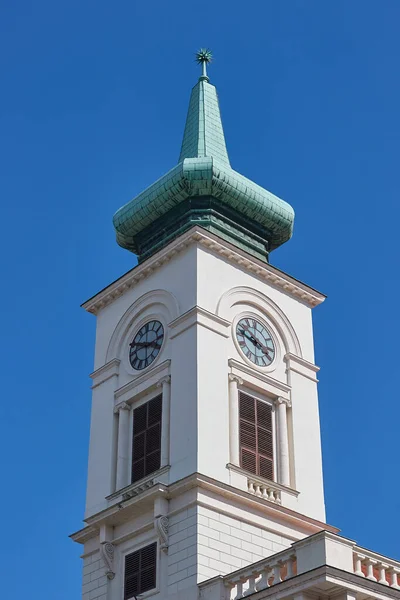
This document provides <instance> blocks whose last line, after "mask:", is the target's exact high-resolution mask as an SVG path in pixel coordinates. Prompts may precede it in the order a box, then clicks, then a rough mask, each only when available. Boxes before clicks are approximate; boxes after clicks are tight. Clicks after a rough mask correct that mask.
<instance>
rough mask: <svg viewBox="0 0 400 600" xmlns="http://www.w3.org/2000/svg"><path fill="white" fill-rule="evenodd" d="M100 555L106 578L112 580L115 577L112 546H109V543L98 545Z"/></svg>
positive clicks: (113, 549)
mask: <svg viewBox="0 0 400 600" xmlns="http://www.w3.org/2000/svg"><path fill="white" fill-rule="evenodd" d="M100 553H101V556H102V558H103V561H104V564H105V566H106V569H107V571H106V576H107V579H110V580H112V579H114V577H115V572H114V553H115V548H114V546H113V544H111V542H104V543H103V544H100Z"/></svg>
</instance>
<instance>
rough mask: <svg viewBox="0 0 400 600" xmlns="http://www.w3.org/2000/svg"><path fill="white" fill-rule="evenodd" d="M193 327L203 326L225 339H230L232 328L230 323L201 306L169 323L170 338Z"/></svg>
mask: <svg viewBox="0 0 400 600" xmlns="http://www.w3.org/2000/svg"><path fill="white" fill-rule="evenodd" d="M193 325H201V326H202V327H205V328H206V329H210V330H211V331H214V333H218V334H219V335H222V336H223V337H229V335H230V334H229V331H228V328H229V327H230V325H231V324H230V322H229V321H226V320H225V319H223V318H222V317H219V316H218V315H215V314H213V313H210V312H209V311H208V310H205V309H204V308H201V307H200V306H194V307H193V308H191V309H190V310H188V311H187V312H185V313H184V314H183V315H181V316H180V317H178V318H177V319H175V320H174V321H172V322H171V323H169V327H170V329H171V333H170V338H171V339H173V338H174V337H177V336H178V335H179V334H180V333H183V332H184V331H186V329H189V327H193Z"/></svg>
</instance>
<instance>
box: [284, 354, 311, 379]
mask: <svg viewBox="0 0 400 600" xmlns="http://www.w3.org/2000/svg"><path fill="white" fill-rule="evenodd" d="M283 360H284V361H285V362H286V364H287V368H288V369H289V370H290V371H293V372H294V373H298V374H299V375H303V377H307V379H311V381H315V382H316V383H318V379H317V377H316V373H318V371H319V367H317V365H315V364H314V363H311V362H309V361H308V360H305V359H304V358H301V357H300V356H296V355H295V354H292V353H291V352H288V353H287V354H285V356H284V357H283Z"/></svg>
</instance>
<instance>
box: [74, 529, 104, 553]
mask: <svg viewBox="0 0 400 600" xmlns="http://www.w3.org/2000/svg"><path fill="white" fill-rule="evenodd" d="M98 535H99V529H98V527H95V526H92V525H89V526H88V527H84V528H83V529H79V531H76V532H75V533H71V535H70V536H69V537H70V538H71V540H73V541H74V542H77V543H78V544H86V542H88V541H89V540H91V539H92V538H95V537H97V536H98ZM96 552H97V550H96Z"/></svg>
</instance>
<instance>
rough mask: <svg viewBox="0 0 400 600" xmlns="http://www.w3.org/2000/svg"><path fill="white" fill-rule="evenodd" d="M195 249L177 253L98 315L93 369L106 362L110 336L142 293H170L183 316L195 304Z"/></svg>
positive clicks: (192, 247)
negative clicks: (163, 291)
mask: <svg viewBox="0 0 400 600" xmlns="http://www.w3.org/2000/svg"><path fill="white" fill-rule="evenodd" d="M195 264H196V247H195V246H190V247H189V248H187V250H185V251H184V252H181V253H179V254H177V255H176V256H175V257H174V258H173V259H172V260H170V261H169V262H168V263H165V264H164V265H162V267H160V268H159V269H157V270H156V271H154V272H152V273H150V274H149V275H147V276H146V277H145V278H144V279H142V280H141V281H140V282H139V283H137V284H135V286H134V287H133V288H132V289H130V290H128V291H127V292H126V293H125V294H123V295H122V296H120V297H118V298H116V299H115V300H114V301H113V302H112V303H111V304H109V305H107V306H105V307H104V308H103V309H102V310H101V311H100V312H99V313H98V315H97V328H96V351H95V365H94V368H95V370H96V369H98V368H100V367H101V366H102V365H104V364H105V362H106V354H107V348H108V345H109V343H110V339H111V336H112V334H113V332H114V330H115V328H116V326H117V324H118V322H119V320H120V319H121V317H122V316H123V315H124V313H125V312H126V311H127V310H128V309H129V307H130V306H132V304H133V303H134V302H135V301H136V300H137V299H138V298H140V297H141V296H143V295H144V294H146V293H148V292H151V291H153V290H157V289H161V290H167V291H168V292H170V293H171V294H172V295H173V296H174V297H175V298H176V299H177V301H178V304H179V308H180V313H181V314H183V313H185V312H186V311H187V310H189V309H190V308H192V306H194V305H195V304H196V293H197V280H196V268H195Z"/></svg>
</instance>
